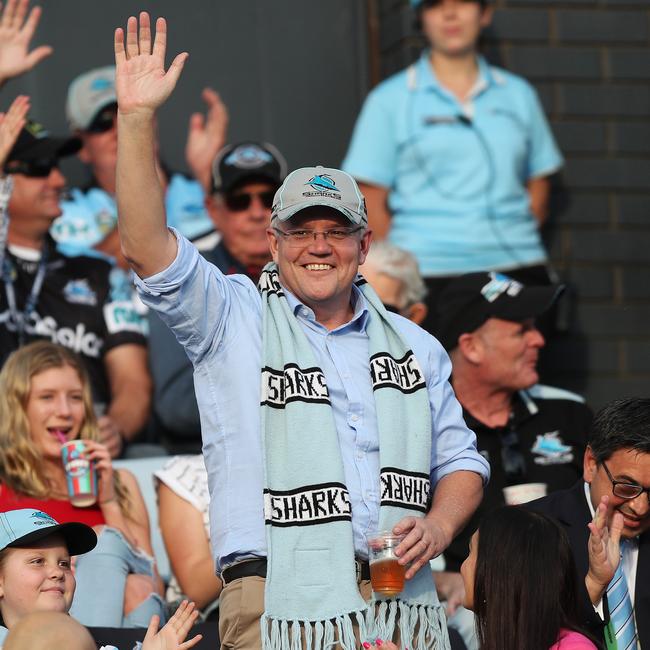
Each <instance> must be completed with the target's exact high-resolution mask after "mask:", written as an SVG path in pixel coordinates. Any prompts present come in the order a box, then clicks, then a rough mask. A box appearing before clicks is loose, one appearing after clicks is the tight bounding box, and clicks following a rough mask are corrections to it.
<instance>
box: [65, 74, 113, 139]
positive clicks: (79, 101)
mask: <svg viewBox="0 0 650 650" xmlns="http://www.w3.org/2000/svg"><path fill="white" fill-rule="evenodd" d="M116 103H117V95H116V94H115V66H114V65H107V66H104V67H103V68H94V69H93V70H89V71H88V72H84V73H83V74H81V75H79V76H78V77H77V78H76V79H74V80H73V81H72V83H71V84H70V86H69V87H68V98H67V100H66V103H65V115H66V118H67V120H68V123H69V124H70V128H71V129H72V130H73V131H74V130H77V129H79V130H80V131H86V130H87V129H88V127H89V126H90V125H91V124H92V123H93V120H94V119H95V117H96V116H97V113H99V111H101V110H102V109H103V108H105V107H106V106H108V105H109V104H116Z"/></svg>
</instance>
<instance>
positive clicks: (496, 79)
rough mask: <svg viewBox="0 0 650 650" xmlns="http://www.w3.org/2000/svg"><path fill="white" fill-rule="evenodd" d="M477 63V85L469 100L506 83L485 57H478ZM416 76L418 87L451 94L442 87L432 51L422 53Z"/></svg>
mask: <svg viewBox="0 0 650 650" xmlns="http://www.w3.org/2000/svg"><path fill="white" fill-rule="evenodd" d="M476 62H477V64H478V78H477V79H476V83H475V84H474V87H473V88H472V90H471V92H470V94H469V98H468V99H472V98H473V97H476V96H477V95H479V94H480V93H481V92H483V91H484V90H486V89H487V88H488V87H489V86H491V85H494V84H497V85H499V86H501V85H503V84H504V83H505V78H504V77H503V75H502V74H501V73H499V72H498V71H497V70H495V69H494V68H492V67H491V66H490V64H489V63H488V62H487V61H486V60H485V58H484V57H482V56H477V57H476ZM416 75H417V77H416V86H421V87H422V88H429V89H432V90H436V91H438V92H440V93H445V94H449V91H447V90H445V89H444V88H443V87H442V86H441V85H440V82H439V81H438V78H437V77H436V73H435V71H434V69H433V66H432V65H431V50H429V49H426V50H424V52H422V55H421V56H420V59H419V60H418V62H417V64H416Z"/></svg>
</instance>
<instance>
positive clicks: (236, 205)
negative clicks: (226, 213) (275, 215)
mask: <svg viewBox="0 0 650 650" xmlns="http://www.w3.org/2000/svg"><path fill="white" fill-rule="evenodd" d="M274 196H275V192H274V191H273V190H266V192H238V193H237V194H226V195H225V196H224V197H223V200H224V202H225V204H226V207H227V208H228V210H231V211H232V212H242V211H243V210H248V208H250V206H251V203H252V202H253V198H255V197H257V198H258V199H259V200H260V201H261V202H262V205H263V206H264V207H265V208H266V209H267V210H270V209H271V208H272V207H273V197H274Z"/></svg>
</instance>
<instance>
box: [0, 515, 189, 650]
mask: <svg viewBox="0 0 650 650" xmlns="http://www.w3.org/2000/svg"><path fill="white" fill-rule="evenodd" d="M97 541H98V540H97V535H96V534H95V532H94V531H93V529H92V528H90V527H89V526H86V525H85V524H82V523H78V522H70V523H66V524H59V523H58V522H57V521H56V520H55V519H53V518H52V517H50V515H48V514H47V513H45V512H42V511H40V510H33V509H29V508H28V509H20V510H8V511H6V512H2V513H0V618H1V620H0V642H2V641H3V640H4V638H5V636H6V638H7V642H6V645H5V646H4V647H5V648H6V650H9V649H10V648H14V650H20V649H21V648H24V649H25V650H27V649H29V650H38V648H65V649H66V650H69V649H71V648H74V647H76V646H74V645H72V643H71V639H72V635H74V636H75V637H76V636H77V635H78V637H79V638H78V639H77V640H79V639H83V640H84V643H87V639H88V638H90V636H89V635H88V632H87V630H86V629H85V628H84V627H82V626H80V625H79V624H78V623H70V624H66V621H68V620H69V621H73V620H74V619H72V618H71V617H69V616H67V613H68V610H69V609H70V604H71V602H72V601H73V598H74V596H75V586H76V580H75V573H77V575H78V574H79V569H78V568H77V570H76V571H73V569H72V560H71V556H73V555H79V554H84V553H89V552H91V551H92V550H93V548H95V545H96V544H97ZM103 586H104V587H105V586H106V585H103ZM64 616H65V618H63V617H64ZM59 617H60V618H59ZM196 618H197V613H196V612H195V611H194V603H188V602H187V601H184V602H182V603H181V604H180V606H179V607H178V609H177V610H176V612H175V613H174V615H173V616H172V617H171V618H170V619H169V621H168V622H167V624H166V625H165V626H164V627H163V628H162V629H161V630H160V632H158V624H159V618H158V617H157V616H153V617H152V619H151V621H150V622H149V624H148V625H149V627H148V629H147V634H146V637H145V639H144V643H143V644H142V649H143V650H161V649H163V648H164V649H166V650H174V649H175V648H180V649H184V648H191V647H193V646H194V645H196V644H197V643H198V642H199V641H200V640H201V635H197V636H195V637H194V638H192V639H190V640H189V641H187V642H185V643H183V641H184V639H185V637H186V636H187V633H188V632H189V630H190V629H191V627H192V625H193V624H194V622H195V621H196ZM8 629H9V630H10V632H9V635H7V631H8ZM91 640H92V639H91ZM79 647H82V648H83V647H86V646H85V645H80V646H79ZM91 647H92V648H95V647H96V646H95V644H94V642H93V644H92V646H91Z"/></svg>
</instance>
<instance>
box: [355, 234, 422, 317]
mask: <svg viewBox="0 0 650 650" xmlns="http://www.w3.org/2000/svg"><path fill="white" fill-rule="evenodd" d="M359 272H360V273H361V274H362V275H363V277H364V278H365V279H366V280H367V281H368V282H369V283H370V286H371V287H372V288H373V289H374V290H375V292H376V293H377V295H378V296H379V299H380V300H381V301H382V302H383V303H384V307H386V309H388V311H392V312H394V313H396V314H401V315H402V316H404V318H408V319H409V320H412V321H413V322H414V323H416V324H417V325H420V324H421V323H422V321H423V320H424V319H425V318H426V315H427V306H426V304H425V303H424V302H423V301H424V299H425V297H426V295H427V288H426V286H425V285H424V281H423V280H422V276H421V275H420V271H419V269H418V263H417V260H416V259H415V257H413V255H411V253H409V252H408V251H405V250H403V249H401V248H398V247H397V246H393V244H391V243H390V242H388V241H386V240H383V241H376V242H373V244H372V245H371V246H370V250H369V251H368V256H367V257H366V261H365V262H364V263H363V265H362V266H361V267H360V269H359Z"/></svg>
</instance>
